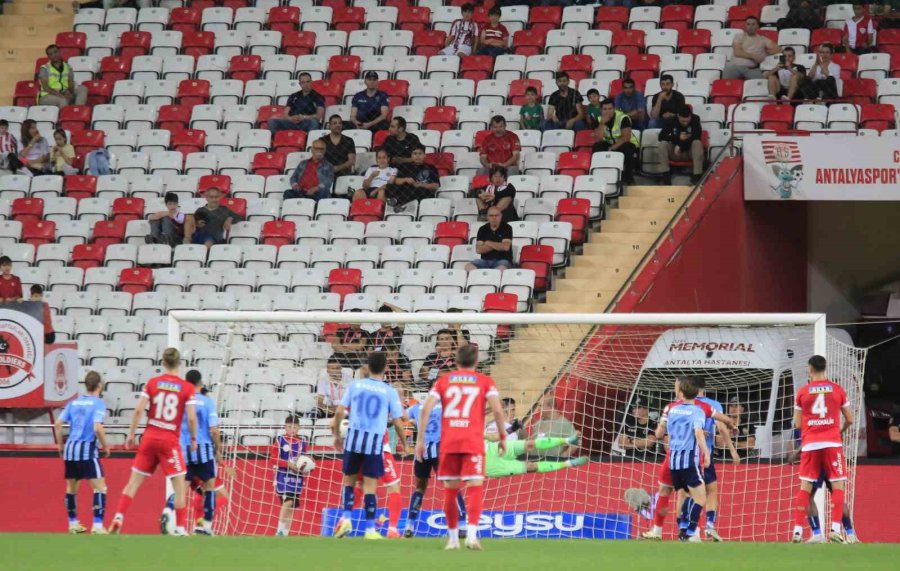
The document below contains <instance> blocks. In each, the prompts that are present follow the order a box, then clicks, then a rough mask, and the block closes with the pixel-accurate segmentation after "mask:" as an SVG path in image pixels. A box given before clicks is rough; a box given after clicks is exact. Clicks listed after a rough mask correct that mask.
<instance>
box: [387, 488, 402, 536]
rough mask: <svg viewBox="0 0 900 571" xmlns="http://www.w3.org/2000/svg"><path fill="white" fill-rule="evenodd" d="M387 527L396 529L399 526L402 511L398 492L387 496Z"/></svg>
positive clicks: (400, 497)
mask: <svg viewBox="0 0 900 571" xmlns="http://www.w3.org/2000/svg"><path fill="white" fill-rule="evenodd" d="M387 507H388V526H389V527H394V528H396V527H397V526H398V525H399V524H400V511H401V510H402V509H403V497H402V496H400V492H394V493H391V494H388V497H387Z"/></svg>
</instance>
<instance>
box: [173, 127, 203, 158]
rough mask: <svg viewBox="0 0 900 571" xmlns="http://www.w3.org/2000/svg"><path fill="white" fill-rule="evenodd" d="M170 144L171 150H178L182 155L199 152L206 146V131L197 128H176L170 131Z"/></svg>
mask: <svg viewBox="0 0 900 571" xmlns="http://www.w3.org/2000/svg"><path fill="white" fill-rule="evenodd" d="M171 145H172V150H173V151H179V152H181V153H182V154H184V155H188V154H190V153H199V152H201V151H202V150H203V149H204V148H206V131H201V130H199V129H183V130H177V131H175V132H173V133H172V137H171ZM185 158H187V156H185Z"/></svg>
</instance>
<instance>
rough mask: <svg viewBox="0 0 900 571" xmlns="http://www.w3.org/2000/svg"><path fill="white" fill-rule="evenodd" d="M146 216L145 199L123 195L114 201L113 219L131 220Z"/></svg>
mask: <svg viewBox="0 0 900 571" xmlns="http://www.w3.org/2000/svg"><path fill="white" fill-rule="evenodd" d="M143 218H144V199H143V198H134V197H131V196H123V197H120V198H117V199H115V200H114V201H113V205H112V219H113V220H116V221H119V220H121V221H124V222H126V223H127V222H129V221H131V220H141V219H143Z"/></svg>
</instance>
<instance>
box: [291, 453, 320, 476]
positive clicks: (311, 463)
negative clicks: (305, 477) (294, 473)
mask: <svg viewBox="0 0 900 571" xmlns="http://www.w3.org/2000/svg"><path fill="white" fill-rule="evenodd" d="M294 466H295V467H296V468H297V470H298V471H299V472H300V473H302V474H309V473H310V472H312V471H313V470H315V469H316V462H315V460H313V459H312V458H310V457H309V456H298V457H297V459H295V460H294Z"/></svg>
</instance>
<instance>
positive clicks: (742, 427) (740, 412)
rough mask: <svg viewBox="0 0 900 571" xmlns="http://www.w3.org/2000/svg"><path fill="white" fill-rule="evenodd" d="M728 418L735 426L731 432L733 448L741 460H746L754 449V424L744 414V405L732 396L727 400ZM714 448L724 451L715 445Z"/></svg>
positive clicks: (721, 447)
mask: <svg viewBox="0 0 900 571" xmlns="http://www.w3.org/2000/svg"><path fill="white" fill-rule="evenodd" d="M728 416H730V417H731V420H733V421H734V423H735V425H736V426H737V427H736V428H735V429H734V430H732V431H731V435H732V437H733V438H734V447H735V448H737V450H738V454H740V456H741V458H746V457H747V456H748V455H749V454H750V452H751V451H752V450H753V449H754V448H756V435H755V434H754V422H753V420H752V419H751V418H750V415H748V414H745V413H744V405H743V404H741V399H740V398H739V397H737V396H733V397H731V398H730V399H729V400H728ZM716 448H718V449H720V450H722V451H724V449H725V447H724V446H719V445H717V446H716Z"/></svg>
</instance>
